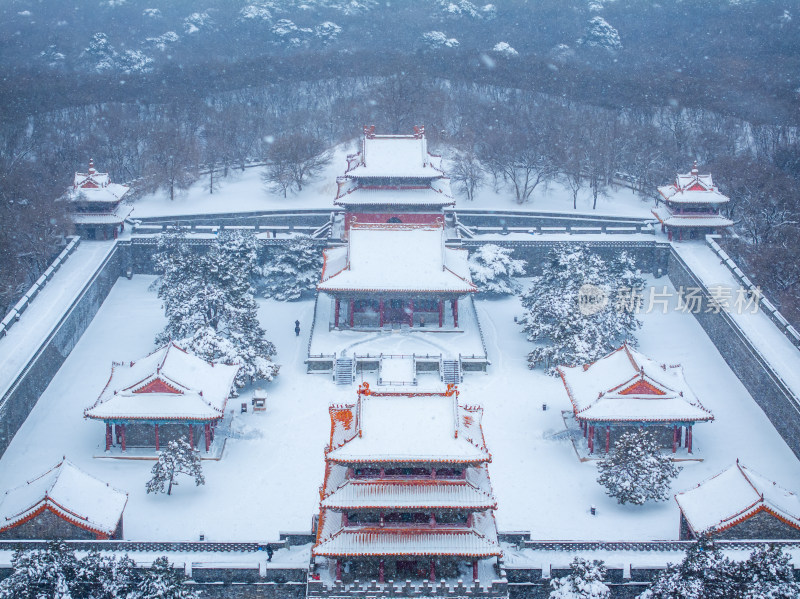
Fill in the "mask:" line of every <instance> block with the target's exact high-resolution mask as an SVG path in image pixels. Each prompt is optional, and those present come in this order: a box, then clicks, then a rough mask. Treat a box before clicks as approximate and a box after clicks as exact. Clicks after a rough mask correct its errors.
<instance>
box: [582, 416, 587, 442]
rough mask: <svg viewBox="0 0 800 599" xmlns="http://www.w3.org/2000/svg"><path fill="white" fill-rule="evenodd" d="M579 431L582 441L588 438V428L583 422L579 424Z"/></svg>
mask: <svg viewBox="0 0 800 599" xmlns="http://www.w3.org/2000/svg"><path fill="white" fill-rule="evenodd" d="M581 430H582V431H583V438H584V439H585V438H586V437H588V436H589V426H588V425H587V424H586V421H585V420H584V421H582V422H581Z"/></svg>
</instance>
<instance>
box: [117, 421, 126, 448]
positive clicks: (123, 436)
mask: <svg viewBox="0 0 800 599" xmlns="http://www.w3.org/2000/svg"><path fill="white" fill-rule="evenodd" d="M117 426H119V427H120V428H121V429H122V430H121V431H120V443H121V444H122V451H125V450H126V449H127V447H128V446H127V445H126V444H125V425H124V424H118V425H117Z"/></svg>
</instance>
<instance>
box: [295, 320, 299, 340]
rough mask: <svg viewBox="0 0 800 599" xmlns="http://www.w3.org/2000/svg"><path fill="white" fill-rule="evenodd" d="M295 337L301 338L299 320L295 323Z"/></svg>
mask: <svg viewBox="0 0 800 599" xmlns="http://www.w3.org/2000/svg"><path fill="white" fill-rule="evenodd" d="M294 336H295V337H299V336H300V321H299V320H295V321H294Z"/></svg>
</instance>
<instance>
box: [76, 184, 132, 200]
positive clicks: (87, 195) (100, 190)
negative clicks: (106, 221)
mask: <svg viewBox="0 0 800 599" xmlns="http://www.w3.org/2000/svg"><path fill="white" fill-rule="evenodd" d="M129 189H130V187H127V186H125V185H120V184H119V183H109V184H108V185H106V186H105V187H95V188H73V189H71V190H70V191H69V192H68V193H67V200H68V201H70V202H90V203H93V204H116V203H117V202H119V201H121V200H122V196H124V195H125V194H126V193H128V190H129Z"/></svg>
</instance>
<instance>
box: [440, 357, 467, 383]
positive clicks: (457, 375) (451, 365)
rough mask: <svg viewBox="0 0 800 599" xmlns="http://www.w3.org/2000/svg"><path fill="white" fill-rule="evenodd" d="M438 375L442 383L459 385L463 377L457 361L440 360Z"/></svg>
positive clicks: (459, 363)
mask: <svg viewBox="0 0 800 599" xmlns="http://www.w3.org/2000/svg"><path fill="white" fill-rule="evenodd" d="M439 375H440V376H441V377H442V382H444V383H456V384H458V383H460V382H461V380H462V378H463V376H462V374H461V362H459V361H458V360H444V359H443V360H442V363H441V365H440V370H439Z"/></svg>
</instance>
